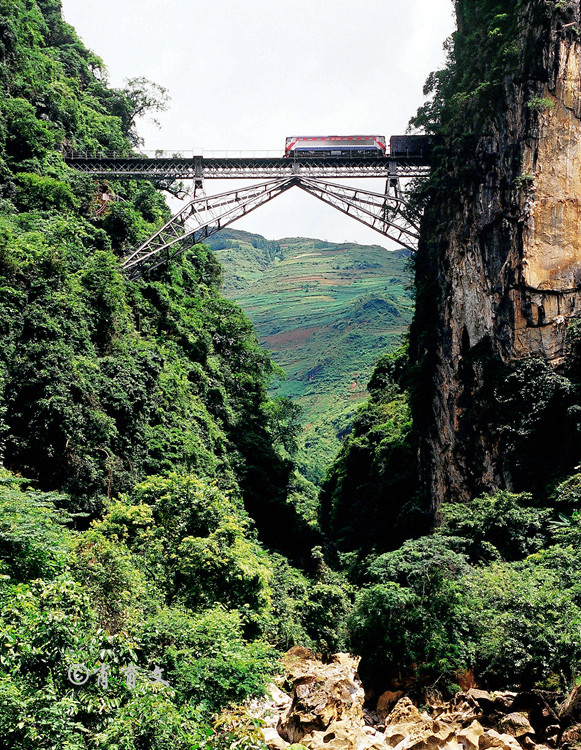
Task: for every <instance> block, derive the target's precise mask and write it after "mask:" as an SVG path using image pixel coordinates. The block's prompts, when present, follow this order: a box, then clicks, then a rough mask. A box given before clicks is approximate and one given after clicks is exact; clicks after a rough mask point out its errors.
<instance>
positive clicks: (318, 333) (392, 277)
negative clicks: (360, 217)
mask: <svg viewBox="0 0 581 750" xmlns="http://www.w3.org/2000/svg"><path fill="white" fill-rule="evenodd" d="M208 244H209V246H210V247H211V248H212V249H213V250H214V252H215V254H216V257H217V258H218V260H219V261H220V262H221V263H222V265H223V268H224V294H225V295H226V296H228V297H229V298H230V299H234V300H236V301H237V302H239V303H240V304H241V305H242V307H243V308H244V310H245V312H246V313H247V314H248V315H249V317H250V319H251V320H252V322H253V323H254V325H255V326H256V330H257V333H258V336H259V339H260V342H261V344H262V345H263V346H264V347H265V348H266V349H268V350H270V351H272V353H273V358H274V360H275V361H276V363H277V364H279V365H281V366H282V367H283V368H284V370H285V373H286V378H285V380H283V381H280V380H279V381H275V382H274V383H273V385H272V386H271V393H273V394H276V395H280V396H284V397H288V398H291V399H292V400H293V402H294V403H295V404H299V405H300V406H301V407H302V409H303V411H302V422H303V432H302V434H301V435H300V436H299V440H298V443H299V450H298V453H297V456H296V460H297V465H298V467H299V469H300V471H301V473H302V474H303V475H304V476H305V477H306V478H307V479H309V480H311V481H313V482H316V483H317V484H319V483H320V482H321V480H322V479H323V478H324V476H325V473H326V470H327V467H328V465H329V463H330V461H331V460H332V458H333V457H334V456H335V454H336V453H337V451H338V450H339V447H340V445H341V440H342V438H343V437H344V435H345V433H346V431H347V430H348V428H349V423H350V421H351V420H352V418H353V416H354V414H355V411H356V408H357V405H358V404H359V403H360V402H361V400H362V399H363V398H364V397H365V393H366V390H365V389H366V385H367V381H368V380H369V377H370V376H371V371H372V368H373V365H374V363H375V361H376V360H377V358H378V356H379V354H381V353H382V352H383V351H387V350H389V349H392V348H393V347H394V346H397V345H398V344H399V343H400V340H401V337H402V335H403V334H404V333H405V331H406V330H407V327H408V325H409V322H410V317H411V298H410V292H409V284H410V279H409V272H408V264H409V253H408V252H407V251H404V250H401V251H395V252H390V251H388V250H386V249H385V248H382V247H379V246H377V245H373V246H364V245H356V244H349V243H346V244H342V245H337V244H333V243H330V242H323V241H321V240H310V239H305V238H300V237H299V238H287V239H284V240H280V241H276V242H272V241H268V240H265V239H264V237H260V236H259V235H253V234H249V233H248V232H239V231H237V230H224V231H222V232H220V233H219V234H218V235H215V236H214V237H212V238H210V240H209V243H208Z"/></svg>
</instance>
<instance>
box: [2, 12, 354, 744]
mask: <svg viewBox="0 0 581 750" xmlns="http://www.w3.org/2000/svg"><path fill="white" fill-rule="evenodd" d="M0 27H1V29H2V34H1V35H0V335H1V336H2V344H3V346H2V348H1V352H0V459H1V460H2V463H3V466H4V467H5V468H2V469H0V635H1V644H0V736H2V746H3V747H6V748H14V750H16V748H18V750H26V748H35V749H37V748H47V749H48V748H54V747H59V748H68V749H69V750H77V749H78V750H80V749H81V748H98V747H105V748H111V749H114V748H123V750H145V749H146V748H147V750H162V749H163V750H169V748H171V749H172V750H176V748H177V749H178V750H181V749H183V750H186V748H188V749H191V748H195V747H200V745H201V743H203V742H204V743H206V744H205V746H208V743H209V746H212V744H214V745H215V746H216V747H217V746H220V747H226V746H228V745H227V742H226V740H225V739H224V737H227V736H230V735H228V733H227V732H226V734H224V732H222V729H215V727H214V723H213V716H214V715H215V714H216V713H218V712H220V711H221V710H222V709H223V708H224V707H225V706H228V705H230V704H231V703H239V702H242V701H243V700H245V699H247V698H250V697H253V696H258V695H260V694H261V693H262V692H263V691H264V686H265V683H266V682H267V680H268V678H269V676H270V675H271V674H272V673H273V671H274V670H275V669H276V664H277V662H276V656H277V649H278V648H281V647H282V648H286V647H288V646H291V645H293V644H295V643H298V642H300V643H304V644H306V645H309V646H311V647H312V648H315V649H323V650H330V649H336V648H339V647H341V646H342V644H343V638H344V627H343V624H344V621H345V617H346V614H347V613H348V611H349V610H350V606H351V605H350V598H349V589H348V587H347V586H346V584H345V582H344V580H343V578H342V576H340V575H339V574H337V573H334V572H333V571H331V570H330V569H329V568H328V566H327V565H326V564H325V562H324V560H323V558H322V554H321V552H320V549H319V548H318V547H317V543H318V542H319V535H318V533H317V531H316V524H317V518H316V497H315V496H314V491H313V488H312V486H311V485H310V484H309V483H308V482H306V480H304V479H302V478H301V477H300V476H299V475H298V474H297V473H296V472H295V468H294V464H293V454H294V452H295V451H296V441H297V436H298V433H299V426H298V422H297V413H296V408H295V407H294V406H293V404H292V403H291V402H290V401H289V400H288V399H285V398H279V399H271V398H270V397H269V395H268V388H269V386H270V384H271V381H272V379H273V377H274V375H275V374H276V373H278V371H279V370H278V368H277V367H276V366H275V365H274V364H273V363H272V362H271V360H270V358H269V357H268V355H267V353H266V352H264V351H263V350H261V349H260V347H259V345H258V342H257V339H256V336H255V333H254V329H253V326H252V324H251V323H250V321H248V320H247V318H246V317H245V316H244V314H243V313H242V311H241V310H240V308H239V307H238V306H237V305H235V304H234V303H232V302H230V301H228V300H226V299H225V298H224V297H222V296H221V294H220V291H219V288H220V284H221V269H220V266H219V264H218V263H217V261H216V259H215V258H214V256H213V255H212V253H211V252H210V251H209V250H208V249H207V248H205V247H201V246H199V247H195V248H192V249H191V250H189V251H188V252H186V253H185V254H184V255H183V256H182V257H181V259H180V260H179V261H176V262H174V263H172V264H171V265H168V266H167V267H165V268H162V269H160V270H159V271H158V272H157V273H155V274H151V275H150V276H148V278H147V279H146V280H143V281H140V282H133V283H130V282H128V281H127V280H126V279H125V278H124V277H123V276H122V274H121V273H120V271H119V259H120V257H122V256H123V255H125V254H126V253H127V252H129V251H130V250H131V249H132V248H133V247H134V246H135V244H136V243H138V242H140V241H142V240H143V239H145V238H146V237H147V236H149V235H150V234H151V233H152V232H153V231H155V229H156V228H157V227H159V225H160V224H161V222H163V221H164V220H165V219H166V218H167V216H168V209H167V206H166V204H165V201H164V199H163V197H162V195H161V194H160V193H159V192H158V191H157V190H156V189H155V187H154V186H153V185H152V184H150V183H148V182H145V181H143V182H131V181H127V182H114V181H110V182H101V183H99V182H95V181H93V180H92V179H90V178H87V177H85V176H82V175H78V174H76V173H74V172H72V171H71V170H70V169H68V168H67V167H66V165H65V163H64V161H63V158H62V153H63V151H64V150H66V149H69V148H73V149H88V150H115V151H117V152H121V153H128V152H129V151H130V149H131V147H132V145H134V144H135V143H137V142H138V141H139V138H138V135H137V133H136V131H135V127H134V125H135V119H136V117H138V116H139V115H141V114H143V113H144V112H145V111H150V112H151V111H153V112H155V111H156V110H159V109H160V108H163V106H164V102H165V98H166V97H165V92H164V91H163V90H162V89H160V88H159V87H156V86H155V84H151V83H150V82H148V81H145V80H144V79H135V80H133V81H130V82H129V83H128V84H127V87H126V88H125V89H123V90H115V89H112V88H110V87H108V85H107V80H106V74H105V71H104V68H103V64H102V62H101V61H100V60H99V59H98V58H97V57H96V56H95V55H93V53H91V52H89V51H88V50H86V49H85V48H84V47H83V45H82V44H81V42H80V41H79V40H78V38H77V37H76V35H75V33H74V31H73V29H71V28H70V27H69V26H68V25H67V24H65V23H64V22H63V21H62V18H61V13H60V3H59V0H0ZM103 193H106V194H107V197H108V200H106V201H104V200H103V199H102V196H103ZM267 545H268V546H267ZM272 548H275V549H277V550H278V553H275V552H273V551H272ZM313 548H314V549H313ZM281 553H284V555H283V554H281ZM295 563H298V564H299V565H300V566H301V569H299V568H297V567H293V565H294V564H295ZM74 665H81V667H82V669H85V668H86V669H87V670H90V672H91V674H88V673H87V674H86V675H85V676H86V678H87V679H86V681H85V682H84V683H83V684H77V685H75V684H73V681H72V678H74V677H75V674H76V672H75V669H73V667H74ZM69 671H70V672H69ZM77 672H78V669H77ZM78 674H80V675H81V677H82V676H83V674H82V670H81V672H79V673H78ZM77 676H78V675H77ZM156 676H157V680H156V679H155V678H156ZM132 679H134V680H135V684H134V685H133V684H132V683H131V680H132ZM162 680H163V681H165V682H162ZM165 683H167V684H165ZM224 721H226V719H224ZM228 731H229V730H228ZM236 739H237V743H238V744H240V743H242V746H244V743H245V742H246V741H247V740H248V745H251V744H252V743H251V742H250V739H248V738H246V739H245V735H244V731H243V728H242V729H240V732H239V734H238V735H237V737H236ZM254 746H256V745H254Z"/></svg>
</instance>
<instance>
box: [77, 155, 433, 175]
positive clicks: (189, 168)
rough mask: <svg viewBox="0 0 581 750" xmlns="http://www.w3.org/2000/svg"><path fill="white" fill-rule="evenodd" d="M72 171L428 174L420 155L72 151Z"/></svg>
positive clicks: (118, 173)
mask: <svg viewBox="0 0 581 750" xmlns="http://www.w3.org/2000/svg"><path fill="white" fill-rule="evenodd" d="M65 161H66V163H67V164H68V165H69V166H70V167H72V168H73V169H75V170H77V171H79V172H84V173H85V174H90V175H92V176H94V177H104V178H106V177H117V178H119V177H128V178H131V179H149V180H160V179H161V180H168V179H169V180H202V179H207V180H233V179H235V180H238V179H240V180H244V179H246V180H248V179H261V180H266V179H276V178H283V177H293V176H297V177H314V178H317V179H318V178H325V177H326V178H333V179H335V178H338V179H341V178H343V179H350V178H352V179H362V178H363V179H364V178H378V177H379V178H386V177H401V178H410V177H422V176H425V175H427V174H429V171H430V166H429V163H428V161H427V160H426V158H425V157H405V156H404V157H396V156H386V157H383V158H378V159H371V158H368V159H362V158H349V157H327V158H324V157H323V158H309V159H300V158H296V159H292V158H291V159H287V158H271V157H256V158H254V157H253V158H216V159H213V158H208V159H207V158H205V157H203V156H194V157H192V158H182V157H179V156H176V157H159V158H150V159H148V158H146V157H139V156H136V157H129V156H115V155H112V156H108V157H107V156H91V155H86V154H85V155H72V156H67V157H65Z"/></svg>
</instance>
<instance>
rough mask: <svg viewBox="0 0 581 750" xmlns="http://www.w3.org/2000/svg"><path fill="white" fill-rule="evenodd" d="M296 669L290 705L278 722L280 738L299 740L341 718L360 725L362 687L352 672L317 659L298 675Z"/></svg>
mask: <svg viewBox="0 0 581 750" xmlns="http://www.w3.org/2000/svg"><path fill="white" fill-rule="evenodd" d="M307 666H308V665H307ZM302 667H303V668H304V667H305V665H304V664H303V665H302ZM300 671H301V670H299V673H298V674H297V675H296V676H295V677H294V680H293V688H292V693H291V703H290V706H289V707H288V708H287V709H286V710H285V711H284V712H283V713H282V714H281V716H280V719H279V722H278V726H277V729H278V733H279V734H280V735H281V737H282V738H283V739H285V740H287V741H288V742H300V741H301V740H302V738H303V737H304V736H305V735H307V734H310V733H312V732H320V731H324V730H326V729H327V728H328V727H329V725H330V724H332V723H333V722H336V721H340V720H343V719H350V720H351V722H352V724H353V725H354V726H357V725H363V689H362V687H361V685H360V684H359V682H357V681H356V680H355V676H354V673H353V671H350V670H347V669H346V668H345V667H344V666H343V665H340V664H327V665H324V664H321V662H317V663H316V664H312V665H311V668H309V669H308V670H307V671H304V669H303V670H302V674H301V673H300ZM295 674H296V672H295Z"/></svg>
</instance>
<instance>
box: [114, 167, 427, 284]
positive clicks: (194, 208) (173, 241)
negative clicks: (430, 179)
mask: <svg viewBox="0 0 581 750" xmlns="http://www.w3.org/2000/svg"><path fill="white" fill-rule="evenodd" d="M295 185H296V186H297V187H300V188H301V189H302V190H304V191H305V192H307V193H309V194H310V195H314V196H315V197H316V198H318V199H319V200H322V201H324V202H325V203H328V204H329V205H331V206H333V207H334V208H337V209H338V210H339V211H342V212H343V213H345V214H347V215H348V216H351V217H352V218H354V219H357V221H360V222H362V223H363V224H366V225H367V226H368V227H371V229H375V231H377V232H379V233H380V234H383V235H384V236H385V237H388V238H389V239H391V240H393V241H394V242H396V243H397V244H398V245H400V246H401V247H404V248H406V249H407V250H412V251H413V250H414V249H415V243H416V241H417V239H418V228H417V227H416V226H415V225H414V224H412V223H411V222H410V221H409V220H407V219H406V218H405V217H404V215H403V214H402V208H403V207H404V205H405V201H404V199H402V198H401V197H399V196H398V194H397V191H396V190H395V186H393V188H394V189H393V193H394V194H389V192H388V193H387V194H381V193H373V192H370V191H368V190H360V189H358V188H352V187H347V186H345V185H336V184H335V183H330V182H326V181H324V180H315V179H307V178H304V177H289V178H286V179H278V180H270V181H268V182H263V183H261V184H259V185H253V186H252V187H247V188H242V189H240V190H230V191H227V192H225V193H220V194H218V195H213V196H203V197H201V198H195V199H194V200H192V201H190V202H189V203H188V204H187V205H186V206H184V208H182V209H181V211H179V212H178V213H177V214H176V215H175V216H173V217H172V218H171V219H170V220H169V221H168V222H167V224H165V225H164V226H163V227H162V228H161V229H160V230H158V231H157V232H156V233H155V234H154V235H153V236H152V237H150V238H149V239H148V240H147V241H146V242H144V243H143V244H142V245H140V246H139V247H138V248H137V249H136V250H135V251H134V252H133V253H131V255H129V256H128V257H127V258H125V260H124V261H123V263H122V268H123V270H124V271H125V272H126V274H127V275H128V276H129V278H132V279H134V278H138V277H140V276H142V275H143V274H144V273H146V272H147V271H151V270H153V269H154V268H157V267H158V266H160V265H162V264H163V263H166V262H167V261H168V260H170V259H171V258H175V257H176V256H177V255H180V254H181V253H183V252H184V251H185V250H186V249H187V248H188V247H191V246H192V245H195V244H196V243H198V242H201V241H202V240H204V239H205V238H206V237H209V236H210V235H211V234H214V233H215V232H218V231H219V230H220V229H223V228H224V227H226V226H228V225H229V224H232V222H234V221H236V220H237V219H239V218H241V217H242V216H245V215H246V214H248V213H250V212H251V211H254V210H255V209H256V208H258V207H259V206H262V205H263V204H265V203H267V202H268V201H271V200H272V199H273V198H276V197H277V196H278V195H281V193H284V192H285V191H287V190H289V189H290V188H291V187H294V186H295Z"/></svg>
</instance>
